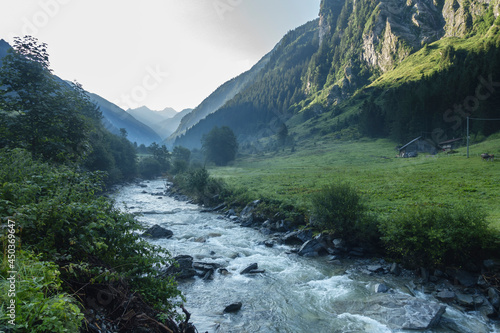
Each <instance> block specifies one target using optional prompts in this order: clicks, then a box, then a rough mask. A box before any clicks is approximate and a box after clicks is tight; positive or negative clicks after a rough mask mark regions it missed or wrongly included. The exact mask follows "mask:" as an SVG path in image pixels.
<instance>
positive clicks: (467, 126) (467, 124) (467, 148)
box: [467, 117, 469, 158]
mask: <svg viewBox="0 0 500 333" xmlns="http://www.w3.org/2000/svg"><path fill="white" fill-rule="evenodd" d="M467 158H469V117H467Z"/></svg>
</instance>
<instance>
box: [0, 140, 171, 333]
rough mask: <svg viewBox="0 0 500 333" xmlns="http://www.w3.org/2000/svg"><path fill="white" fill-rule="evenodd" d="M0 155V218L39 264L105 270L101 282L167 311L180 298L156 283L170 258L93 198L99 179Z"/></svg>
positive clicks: (133, 223)
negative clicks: (115, 281) (130, 290)
mask: <svg viewBox="0 0 500 333" xmlns="http://www.w3.org/2000/svg"><path fill="white" fill-rule="evenodd" d="M0 152H1V154H0V216H3V217H10V218H11V219H13V220H15V221H16V225H17V226H19V228H20V230H19V231H18V233H19V236H20V237H21V238H22V240H23V244H25V245H27V246H31V248H32V249H33V251H34V252H35V253H40V254H41V257H42V259H43V260H47V261H54V262H57V263H62V262H66V261H68V260H71V261H73V262H78V263H85V262H89V263H90V264H91V266H102V267H107V269H106V271H107V273H106V274H101V276H102V277H105V278H107V277H108V276H109V275H110V274H118V275H119V277H120V278H124V279H126V280H127V281H129V282H130V284H131V285H132V286H133V287H134V288H136V290H139V291H141V292H143V293H144V294H145V296H146V298H147V300H148V301H151V302H152V303H153V304H155V305H158V306H160V305H166V307H171V305H172V304H171V303H168V302H169V301H171V300H172V299H174V298H176V297H177V296H179V295H180V292H179V291H178V290H177V288H176V285H175V284H174V281H161V280H159V279H156V275H157V274H158V271H157V269H158V268H160V267H161V266H164V265H166V264H170V263H171V262H172V260H171V257H170V254H169V253H168V251H166V250H162V249H160V248H158V247H154V246H153V245H151V244H149V243H148V242H147V241H145V240H144V239H142V238H141V237H140V236H139V234H138V233H137V232H136V231H137V230H140V229H142V227H141V225H140V223H139V222H138V221H137V220H135V219H134V218H133V216H132V215H129V214H124V213H122V212H120V211H119V210H118V209H117V208H116V207H115V206H114V203H113V202H112V201H111V200H109V199H107V198H106V197H104V196H97V195H96V194H95V193H100V192H101V191H102V187H101V185H102V182H101V181H100V178H101V173H99V172H95V173H77V172H75V171H73V170H71V169H70V168H69V167H63V166H59V167H56V166H54V165H51V164H47V163H41V162H39V161H37V160H34V159H32V158H31V154H30V153H28V152H26V151H24V150H20V149H16V150H14V151H7V150H1V151H0ZM80 278H83V277H82V276H80ZM49 331H50V330H49Z"/></svg>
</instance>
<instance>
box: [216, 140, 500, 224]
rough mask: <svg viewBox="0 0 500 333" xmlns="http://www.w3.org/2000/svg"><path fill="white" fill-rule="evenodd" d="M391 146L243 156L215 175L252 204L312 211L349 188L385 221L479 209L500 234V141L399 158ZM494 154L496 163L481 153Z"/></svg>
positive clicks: (341, 145)
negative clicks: (448, 207) (321, 197)
mask: <svg viewBox="0 0 500 333" xmlns="http://www.w3.org/2000/svg"><path fill="white" fill-rule="evenodd" d="M395 147H396V144H395V143H394V142H391V141H389V140H385V139H380V140H361V141H355V142H354V141H353V142H339V141H337V142H334V141H333V142H316V143H310V144H309V145H306V146H302V147H299V148H297V149H296V151H295V152H294V153H291V152H290V151H289V149H287V151H286V152H283V151H281V152H276V153H271V154H269V153H268V154H263V155H260V156H255V155H248V156H241V157H240V158H238V159H237V161H236V162H235V163H234V164H233V165H232V166H228V167H223V168H212V169H210V173H211V175H212V176H214V177H216V178H221V179H223V180H225V181H226V183H227V184H228V185H229V186H230V187H231V188H233V189H236V190H239V192H240V193H241V192H244V193H246V195H247V197H248V198H250V199H258V198H269V199H275V200H277V201H279V202H284V203H287V204H291V205H293V206H295V207H297V208H299V209H303V210H306V211H307V210H309V207H310V194H311V193H313V192H315V191H318V190H319V189H320V188H322V187H323V186H324V185H328V184H330V183H332V182H336V181H343V182H347V183H349V184H350V185H352V186H354V187H355V188H357V190H358V191H359V192H360V193H361V194H362V195H363V196H364V198H365V200H366V204H367V205H368V207H369V209H370V210H371V211H373V212H374V213H376V214H378V215H381V216H383V215H386V214H388V213H390V212H392V211H394V210H395V209H398V208H399V207H402V206H405V205H409V204H413V203H420V204H422V203H440V204H458V205H460V204H465V203H473V204H474V205H479V206H480V207H482V209H484V210H485V211H486V212H487V214H488V220H489V222H490V223H491V225H492V226H494V227H495V228H497V229H499V230H500V200H499V198H500V136H499V135H495V136H493V137H491V138H489V140H487V141H484V142H482V143H478V144H474V145H471V146H470V150H469V158H467V156H466V147H462V148H459V149H458V150H457V152H456V153H454V154H446V153H439V154H437V155H434V156H431V155H426V154H420V155H419V156H418V157H416V158H397V157H396V155H397V151H396V150H395ZM484 152H488V153H490V154H495V155H496V156H497V160H496V161H494V162H486V161H483V160H482V159H481V157H480V154H481V153H484Z"/></svg>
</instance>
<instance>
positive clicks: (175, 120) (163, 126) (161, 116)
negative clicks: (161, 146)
mask: <svg viewBox="0 0 500 333" xmlns="http://www.w3.org/2000/svg"><path fill="white" fill-rule="evenodd" d="M192 110H193V109H185V110H182V111H181V112H177V111H176V110H174V109H173V108H168V107H167V108H165V109H163V110H161V111H153V110H151V109H149V108H148V107H146V106H142V107H139V108H136V109H128V110H127V113H129V114H130V115H132V116H133V117H134V118H135V119H137V120H139V121H141V122H142V123H144V124H146V125H148V126H149V127H151V128H152V129H153V130H154V131H155V132H156V133H157V134H158V135H159V136H160V137H161V138H162V140H164V139H166V138H168V137H169V136H170V135H171V134H172V133H173V132H174V131H175V130H176V129H177V128H178V127H179V124H180V122H181V120H182V117H184V116H185V115H187V114H188V113H189V112H191V111H192Z"/></svg>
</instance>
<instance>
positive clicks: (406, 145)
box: [399, 136, 422, 151]
mask: <svg viewBox="0 0 500 333" xmlns="http://www.w3.org/2000/svg"><path fill="white" fill-rule="evenodd" d="M421 138H422V136H419V137H418V138H416V139H413V140H411V141H410V142H408V143H407V144H405V145H404V146H402V147H399V150H400V151H401V150H403V149H405V148H406V147H408V146H409V145H411V144H412V143H414V142H415V141H418V140H419V139H421Z"/></svg>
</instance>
